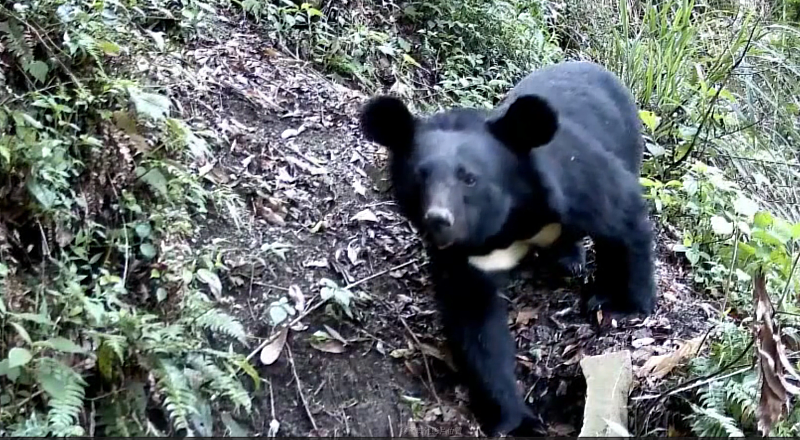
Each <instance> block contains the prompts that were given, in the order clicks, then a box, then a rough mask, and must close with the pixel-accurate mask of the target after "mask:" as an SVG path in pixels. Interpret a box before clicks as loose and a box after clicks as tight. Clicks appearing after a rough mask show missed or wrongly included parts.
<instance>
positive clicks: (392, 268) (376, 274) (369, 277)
mask: <svg viewBox="0 0 800 440" xmlns="http://www.w3.org/2000/svg"><path fill="white" fill-rule="evenodd" d="M418 261H419V258H414V259H413V260H411V261H406V262H405V263H403V264H398V265H397V266H395V267H390V268H389V269H386V270H382V271H380V272H377V273H374V274H372V275H370V276H368V277H366V278H363V279H360V280H358V281H355V282H352V283H350V284H348V285H346V286H344V289H345V290H350V289H352V288H353V287H356V286H359V285H361V284H364V283H366V282H367V281H371V280H374V279H375V278H378V277H382V276H384V275H386V274H387V273H389V272H394V271H396V270H400V269H402V268H404V267H406V266H410V265H412V264H414V263H416V262H418Z"/></svg>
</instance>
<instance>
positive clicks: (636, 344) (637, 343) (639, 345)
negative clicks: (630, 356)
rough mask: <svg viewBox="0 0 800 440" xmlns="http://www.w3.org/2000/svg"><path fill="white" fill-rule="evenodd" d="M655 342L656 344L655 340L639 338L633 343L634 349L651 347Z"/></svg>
mask: <svg viewBox="0 0 800 440" xmlns="http://www.w3.org/2000/svg"><path fill="white" fill-rule="evenodd" d="M653 342H656V340H655V339H653V338H639V339H636V340H634V341H633V342H631V345H632V346H633V348H642V347H644V346H645V345H651V344H652V343H653Z"/></svg>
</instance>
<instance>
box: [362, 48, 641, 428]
mask: <svg viewBox="0 0 800 440" xmlns="http://www.w3.org/2000/svg"><path fill="white" fill-rule="evenodd" d="M361 123H362V127H363V131H364V133H365V135H366V136H367V138H369V139H371V140H374V141H376V142H378V143H380V144H382V145H384V146H386V147H388V148H389V150H390V151H391V153H392V154H391V165H390V167H391V169H390V172H391V177H392V182H393V185H394V194H395V197H396V199H397V201H398V204H399V205H400V208H401V210H402V212H403V213H404V215H405V216H406V217H407V218H408V219H409V220H410V221H411V222H412V223H413V224H414V225H415V226H416V227H417V228H418V229H419V230H420V231H422V233H423V234H424V235H425V236H426V237H427V239H426V243H427V244H428V253H429V255H430V256H431V259H432V267H433V272H434V282H435V285H436V295H437V300H438V303H439V306H440V310H441V313H442V318H443V321H444V328H445V332H446V336H447V339H448V341H449V343H450V344H451V349H452V351H453V353H454V356H455V360H456V362H457V365H458V367H459V371H460V372H461V373H462V375H463V378H464V380H465V382H466V383H467V385H468V386H469V390H470V393H471V397H470V401H471V403H472V405H473V409H474V411H475V414H476V416H477V417H478V419H479V421H480V422H481V424H482V426H483V427H484V430H485V431H486V433H487V434H489V435H497V434H528V435H530V434H535V433H536V431H537V430H539V429H540V428H541V426H540V424H539V422H538V421H537V419H535V418H534V416H533V414H532V412H531V410H530V409H529V408H528V407H527V405H525V403H524V401H523V399H522V397H521V396H520V395H519V392H518V390H517V386H516V380H515V374H514V366H515V360H514V355H515V345H514V341H513V338H512V336H511V334H510V332H509V330H508V327H507V321H506V319H507V310H506V305H505V304H504V303H503V301H502V300H501V299H500V298H499V296H498V295H497V290H498V288H499V286H498V284H497V282H496V278H495V277H494V276H493V275H494V274H492V273H484V272H482V271H481V270H478V269H476V268H475V267H473V266H472V265H470V263H469V262H468V258H469V257H470V256H475V255H486V254H488V253H489V252H491V251H492V250H495V249H504V248H507V247H508V246H509V245H511V244H512V243H513V242H515V241H517V240H522V239H526V238H529V237H532V236H533V235H534V234H536V232H537V231H539V230H540V229H541V228H542V227H543V226H544V225H546V224H549V223H554V222H556V223H560V224H561V225H562V234H561V237H560V239H559V240H558V241H557V242H556V243H555V244H554V245H553V246H551V252H553V258H554V259H557V260H559V261H560V262H561V264H562V265H563V266H564V268H565V269H567V270H569V271H570V272H572V273H574V274H578V273H579V272H581V271H582V269H583V266H584V264H585V251H584V247H583V245H582V240H583V238H584V237H585V236H587V235H588V236H590V237H592V239H593V240H594V242H595V249H596V260H597V269H596V274H595V283H594V284H593V290H592V295H591V297H590V299H589V301H588V305H589V308H590V310H596V309H598V308H602V309H603V310H604V311H610V312H616V313H622V314H630V313H643V314H649V313H651V312H652V311H653V308H654V307H655V282H654V275H653V263H652V258H653V257H652V232H651V227H650V223H649V220H648V218H647V210H646V205H645V203H644V199H643V197H642V192H641V187H640V185H639V181H638V178H639V174H640V168H641V161H642V153H643V141H642V137H641V134H640V122H639V117H638V111H637V108H636V106H635V103H634V101H633V98H632V96H631V95H630V93H629V92H628V91H627V90H626V89H625V87H624V86H623V85H622V84H621V83H620V81H618V79H617V78H616V77H614V75H613V74H611V73H610V72H608V71H607V70H605V69H604V68H602V67H600V66H598V65H596V64H592V63H588V62H566V63H562V64H557V65H554V66H550V67H546V68H543V69H541V70H538V71H536V72H533V73H531V74H530V75H529V76H527V77H526V78H524V79H523V80H522V81H521V82H520V83H519V84H518V85H517V86H516V87H514V89H512V90H511V92H510V93H509V95H508V96H507V97H506V99H504V100H503V102H501V103H500V104H499V105H498V107H497V108H496V109H494V110H493V111H491V112H483V111H479V110H473V109H452V110H448V111H445V112H441V113H437V114H435V115H433V116H430V117H428V118H427V119H422V118H415V117H414V116H412V115H411V113H410V112H409V111H408V109H407V108H406V106H405V105H404V104H403V103H402V102H400V101H399V100H397V99H396V98H391V97H378V98H374V99H372V100H371V101H370V102H369V103H368V104H367V105H366V106H365V108H364V110H363V113H362V120H361ZM532 431H533V432H532ZM539 433H541V432H539Z"/></svg>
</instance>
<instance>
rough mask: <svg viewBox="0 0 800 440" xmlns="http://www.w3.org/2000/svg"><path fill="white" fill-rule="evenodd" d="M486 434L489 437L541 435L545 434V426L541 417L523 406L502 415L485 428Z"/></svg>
mask: <svg viewBox="0 0 800 440" xmlns="http://www.w3.org/2000/svg"><path fill="white" fill-rule="evenodd" d="M523 405H524V404H523ZM486 434H487V435H488V436H489V437H543V436H546V435H547V427H546V426H545V424H544V422H543V421H542V419H541V417H539V416H537V415H534V414H533V412H532V411H531V410H530V408H528V407H527V406H524V407H523V409H522V410H521V411H520V412H519V413H515V414H509V415H507V416H504V417H503V418H502V419H501V420H500V421H499V422H498V423H497V424H495V425H494V426H491V427H489V428H488V429H486Z"/></svg>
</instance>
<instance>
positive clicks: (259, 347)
mask: <svg viewBox="0 0 800 440" xmlns="http://www.w3.org/2000/svg"><path fill="white" fill-rule="evenodd" d="M323 304H325V301H320V302H318V303H316V304H314V305H313V306H312V307H309V308H308V309H306V311H305V312H303V313H301V314H300V315H298V316H297V318H295V319H293V320H292V321H291V322H290V323H289V325H288V327H293V326H294V325H295V324H297V323H298V322H300V320H301V319H303V318H305V317H306V316H308V314H309V313H311V312H313V311H314V310H317V309H318V308H320V307H321V306H322V305H323ZM280 333H281V332H275V333H274V334H273V335H272V336H270V337H269V338H267V339H264V342H262V343H261V344H259V346H258V347H256V349H255V350H253V351H252V352H251V353H250V354H249V355H247V358H246V359H247V360H248V361H249V360H250V359H253V357H255V355H257V354H258V353H259V352H260V351H261V350H263V349H264V347H266V346H267V345H269V344H270V343H272V342H273V341H274V340H276V339H278V336H279V335H280Z"/></svg>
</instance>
